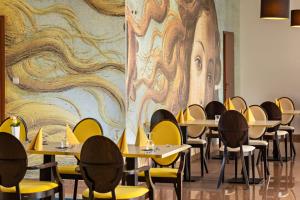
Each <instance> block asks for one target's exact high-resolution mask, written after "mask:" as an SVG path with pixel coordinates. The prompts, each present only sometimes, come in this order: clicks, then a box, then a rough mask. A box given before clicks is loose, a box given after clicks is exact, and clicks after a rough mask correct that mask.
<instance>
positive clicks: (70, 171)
mask: <svg viewBox="0 0 300 200" xmlns="http://www.w3.org/2000/svg"><path fill="white" fill-rule="evenodd" d="M73 133H74V135H75V136H76V138H77V139H78V141H79V142H80V143H81V144H83V143H84V142H85V141H86V140H87V139H88V138H90V137H92V136H94V135H102V134H103V129H102V126H101V124H100V122H99V121H98V120H96V119H94V118H84V119H82V120H81V121H79V122H78V123H77V124H76V126H75V127H74V129H73ZM75 158H76V160H77V164H76V165H61V166H58V172H59V174H60V176H61V177H62V179H69V180H74V190H73V200H76V199H77V188H78V181H79V180H82V177H81V174H80V173H79V172H78V170H77V169H78V168H79V165H78V163H79V162H80V160H79V158H78V157H76V156H75Z"/></svg>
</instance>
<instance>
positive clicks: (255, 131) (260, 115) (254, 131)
mask: <svg viewBox="0 0 300 200" xmlns="http://www.w3.org/2000/svg"><path fill="white" fill-rule="evenodd" d="M248 109H250V110H251V112H252V113H253V116H254V119H255V120H259V121H267V114H266V113H265V111H264V109H263V108H262V107H260V106H259V105H252V106H250V107H249V108H248ZM245 112H246V111H245ZM266 129H267V128H266V127H264V126H262V127H259V126H257V127H249V130H248V134H249V138H251V139H259V138H261V137H262V136H263V135H264V133H265V132H266Z"/></svg>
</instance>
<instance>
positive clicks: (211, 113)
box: [205, 101, 226, 159]
mask: <svg viewBox="0 0 300 200" xmlns="http://www.w3.org/2000/svg"><path fill="white" fill-rule="evenodd" d="M225 112H226V108H225V106H224V104H222V103H221V102H219V101H211V102H210V103H208V104H207V105H206V107H205V113H206V117H207V119H211V120H214V119H215V116H216V115H222V114H223V113H225ZM208 130H209V132H208V133H207V134H206V138H207V149H206V157H207V158H208V159H210V146H211V139H212V138H219V132H218V128H217V127H210V128H209V129H208ZM220 146H221V142H220V141H219V147H220Z"/></svg>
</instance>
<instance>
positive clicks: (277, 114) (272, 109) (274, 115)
mask: <svg viewBox="0 0 300 200" xmlns="http://www.w3.org/2000/svg"><path fill="white" fill-rule="evenodd" d="M261 107H262V108H263V109H264V110H265V112H266V114H267V117H268V120H278V121H281V111H280V109H279V108H278V106H277V105H276V104H275V103H274V102H271V101H266V102H264V103H262V104H261ZM279 126H280V124H279V125H277V126H274V127H272V128H268V129H267V132H275V131H277V130H278V128H279Z"/></svg>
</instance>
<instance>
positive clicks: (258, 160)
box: [256, 150, 261, 165]
mask: <svg viewBox="0 0 300 200" xmlns="http://www.w3.org/2000/svg"><path fill="white" fill-rule="evenodd" d="M260 160H261V150H259V151H258V155H257V160H256V165H258V164H259V162H260Z"/></svg>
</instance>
